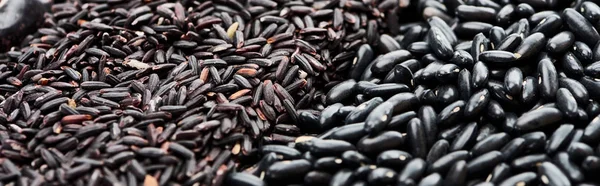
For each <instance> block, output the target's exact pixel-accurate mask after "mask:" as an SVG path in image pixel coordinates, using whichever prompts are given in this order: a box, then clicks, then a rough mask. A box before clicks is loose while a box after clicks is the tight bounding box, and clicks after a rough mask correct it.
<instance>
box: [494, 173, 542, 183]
mask: <svg viewBox="0 0 600 186" xmlns="http://www.w3.org/2000/svg"><path fill="white" fill-rule="evenodd" d="M537 177H538V175H537V174H536V173H535V172H523V173H520V174H517V175H514V176H511V177H508V178H506V179H505V180H502V181H501V182H500V183H499V184H498V185H499V186H510V185H518V184H523V185H530V184H534V183H535V182H536V179H537Z"/></svg>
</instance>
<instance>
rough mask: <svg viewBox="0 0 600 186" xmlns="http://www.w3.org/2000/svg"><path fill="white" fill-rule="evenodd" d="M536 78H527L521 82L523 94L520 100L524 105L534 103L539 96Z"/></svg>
mask: <svg viewBox="0 0 600 186" xmlns="http://www.w3.org/2000/svg"><path fill="white" fill-rule="evenodd" d="M537 79H538V78H535V77H532V76H527V77H525V80H524V81H523V92H522V94H521V100H522V102H523V103H525V104H528V105H530V104H533V103H535V102H536V101H537V100H538V99H539V98H540V97H541V96H540V95H539V94H540V93H539V91H538V89H539V86H538V85H539V84H538V83H537V82H538V81H537Z"/></svg>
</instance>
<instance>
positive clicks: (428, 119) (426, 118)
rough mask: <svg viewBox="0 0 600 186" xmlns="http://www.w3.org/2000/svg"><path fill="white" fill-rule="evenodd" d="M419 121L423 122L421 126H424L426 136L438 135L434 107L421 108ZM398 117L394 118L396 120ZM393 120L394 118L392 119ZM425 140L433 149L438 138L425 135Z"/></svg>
mask: <svg viewBox="0 0 600 186" xmlns="http://www.w3.org/2000/svg"><path fill="white" fill-rule="evenodd" d="M418 115H419V119H420V120H421V125H422V126H423V131H424V132H425V134H437V133H438V127H437V123H436V113H435V110H434V109H433V107H431V106H428V105H425V106H422V107H421V108H419V113H418ZM395 117H396V116H394V118H395ZM392 120H393V118H392ZM425 139H426V141H427V143H426V144H427V147H431V145H433V143H435V140H436V136H435V135H425Z"/></svg>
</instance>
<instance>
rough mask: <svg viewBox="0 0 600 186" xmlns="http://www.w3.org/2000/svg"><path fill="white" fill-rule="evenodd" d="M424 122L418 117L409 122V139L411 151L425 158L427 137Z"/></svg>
mask: <svg viewBox="0 0 600 186" xmlns="http://www.w3.org/2000/svg"><path fill="white" fill-rule="evenodd" d="M426 134H427V133H425V130H424V127H423V124H421V120H420V119H418V118H413V119H412V120H410V121H409V122H408V126H407V138H408V139H407V140H408V143H409V146H410V149H411V153H412V154H413V155H414V156H415V157H417V158H425V156H426V155H427V138H426V137H425V136H426Z"/></svg>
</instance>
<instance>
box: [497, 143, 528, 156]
mask: <svg viewBox="0 0 600 186" xmlns="http://www.w3.org/2000/svg"><path fill="white" fill-rule="evenodd" d="M526 145H527V144H526V143H525V139H523V138H514V139H512V140H510V141H509V142H508V143H507V144H506V145H504V147H502V149H500V152H502V158H503V159H504V161H512V160H513V159H514V158H516V157H518V156H520V155H521V154H522V153H523V152H524V151H525V150H526V149H525V148H526Z"/></svg>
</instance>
